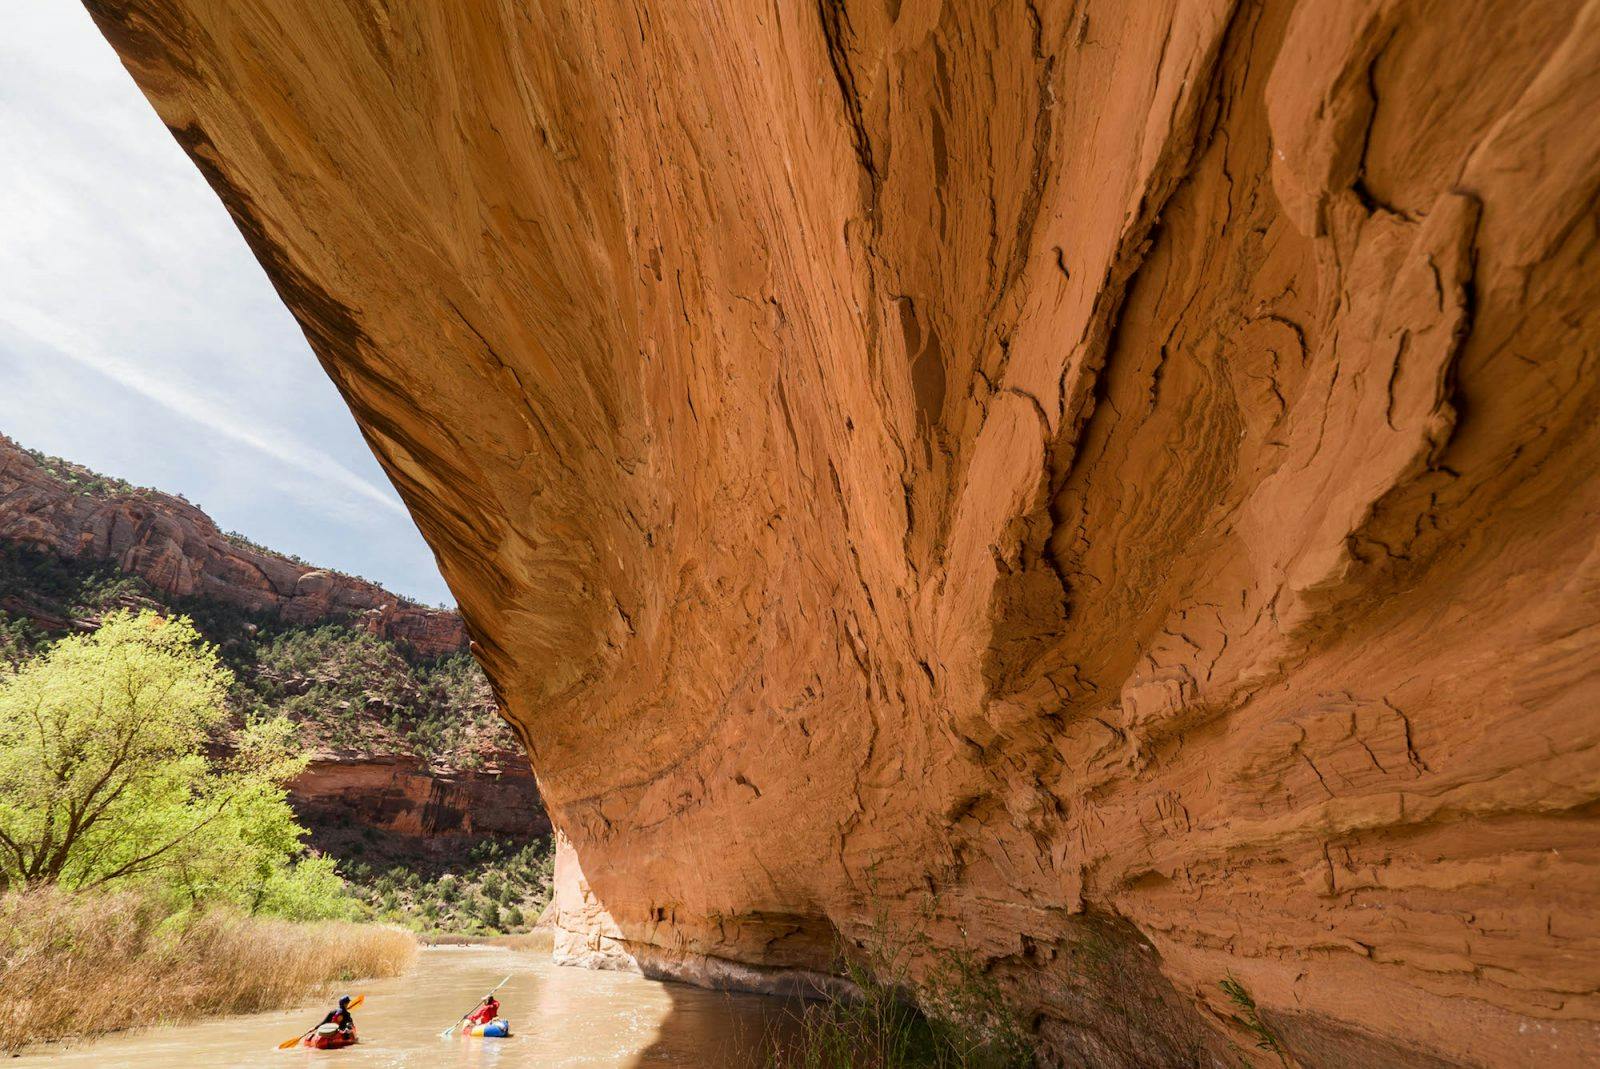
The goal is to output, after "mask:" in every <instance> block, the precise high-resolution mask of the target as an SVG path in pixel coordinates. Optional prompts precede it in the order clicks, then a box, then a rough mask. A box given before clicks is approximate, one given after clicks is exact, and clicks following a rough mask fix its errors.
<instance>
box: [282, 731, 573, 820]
mask: <svg viewBox="0 0 1600 1069" xmlns="http://www.w3.org/2000/svg"><path fill="white" fill-rule="evenodd" d="M498 756H499V759H498V760H495V759H491V760H490V761H489V762H487V763H485V764H484V765H483V766H481V767H478V768H471V769H430V768H429V767H428V766H427V765H425V764H423V763H422V762H420V761H418V760H417V759H416V758H413V757H409V756H398V755H378V756H365V755H337V754H328V755H322V756H319V757H318V758H317V759H315V760H313V761H312V762H311V765H310V766H309V767H308V768H307V769H306V771H305V772H304V773H302V774H301V775H300V776H299V777H298V778H297V779H296V780H295V781H294V782H293V783H292V784H290V788H289V789H290V793H291V795H292V796H293V798H294V807H295V812H296V813H297V814H298V815H299V816H300V817H301V819H302V820H303V821H305V822H307V823H309V824H310V825H311V826H312V827H313V828H324V827H330V826H334V825H340V824H347V823H348V824H355V825H357V826H359V827H362V828H377V829H379V830H382V831H386V832H389V833H392V834H396V835H406V836H412V837H415V838H421V839H430V840H451V839H484V838H489V837H495V838H503V839H513V840H519V841H520V840H526V839H530V838H532V837H534V836H538V835H547V834H549V832H550V822H549V819H548V818H547V817H546V816H545V813H544V808H543V806H542V805H541V804H540V802H539V788H538V785H537V784H536V783H535V782H534V778H533V774H532V773H531V772H530V771H529V769H528V763H527V760H526V758H525V757H524V756H523V755H522V754H520V753H518V754H504V755H498Z"/></svg>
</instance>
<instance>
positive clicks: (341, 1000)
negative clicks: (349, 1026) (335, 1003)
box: [339, 995, 350, 1010]
mask: <svg viewBox="0 0 1600 1069" xmlns="http://www.w3.org/2000/svg"><path fill="white" fill-rule="evenodd" d="M349 1001H350V996H349V995H340V996H339V1008H340V1009H341V1010H342V1009H344V1008H345V1005H346V1004H347V1003H349Z"/></svg>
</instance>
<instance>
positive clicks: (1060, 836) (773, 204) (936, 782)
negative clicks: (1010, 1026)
mask: <svg viewBox="0 0 1600 1069" xmlns="http://www.w3.org/2000/svg"><path fill="white" fill-rule="evenodd" d="M88 7H89V9H90V11H91V12H92V13H93V15H94V17H95V18H96V19H97V21H98V23H99V25H100V27H101V29H102V30H103V32H104V33H105V34H106V36H107V38H108V39H109V40H110V41H111V43H112V44H113V45H114V46H115V47H116V49H117V50H118V51H119V52H120V54H121V55H122V58H123V60H124V62H125V63H126V65H127V67H128V69H129V70H130V71H131V73H132V74H133V77H134V78H135V79H136V80H137V81H138V83H139V84H140V86H141V87H142V88H143V89H144V91H145V93H146V94H147V96H148V97H149V99H150V100H151V102H152V103H153V104H154V106H155V107H156V109H157V111H158V112H159V113H160V114H161V116H162V118H163V119H164V120H165V121H166V123H167V124H168V126H169V127H170V128H171V130H172V132H173V135H174V136H175V137H176V138H177V139H178V141H179V143H180V144H182V146H183V147H184V148H185V149H186V150H187V151H188V153H189V154H190V156H191V157H192V158H193V160H194V162H195V163H196V164H197V165H198V166H199V168H200V169H201V170H202V171H203V172H204V174H205V176H206V177H207V179H208V180H209V181H210V183H211V185H212V186H213V188H214V189H215V190H216V192H217V193H218V194H219V195H220V197H221V198H222V200H223V202H224V203H225V204H226V205H227V207H228V209H229V210H230V211H231V212H232V213H233V215H234V217H235V219H236V221H237V222H238V224H239V227H240V229H241V231H242V232H243V233H244V235H245V237H246V239H247V240H248V241H249V242H250V244H251V246H252V247H253V249H254V251H255V253H256V255H257V256H258V257H259V258H260V260H261V262H262V264H263V265H264V266H265V267H266V269H267V271H268V273H269V274H270V276H271V277H272V279H273V281H274V283H275V284H276V286H277V288H278V290H279V292H280V293H281V294H282V296H283V298H284V300H285V301H286V302H287V303H288V305H289V307H290V308H291V309H292V310H293V311H294V313H295V314H296V315H297V316H298V317H299V320H300V322H301V324H302V326H303V327H304V329H305V331H306V334H307V336H308V338H309V339H310V340H311V343H312V345H313V346H314V347H315V349H316V350H317V353H318V355H319V356H320V358H321V359H322V361H323V363H324V365H325V366H326V368H327V370H328V373H329V374H330V375H331V376H332V378H333V380H334V381H335V383H337V385H338V387H339V389H340V390H341V391H342V392H343V394H344V396H345V397H346V398H347V400H348V401H349V404H350V406H351V408H352V410H353V411H354V413H355V415H356V417H357V419H358V421H359V422H360V424H361V427H362V429H363V431H364V432H365V434H366V436H367V438H368V440H369V442H370V443H371V445H372V448H373V450H374V452H375V453H376V454H377V456H378V457H379V458H380V460H381V461H382V463H383V464H384V466H385V467H386V468H387V470H388V472H389V474H390V476H391V477H392V478H393V480H394V482H395V484H396V486H397V487H399V489H400V492H401V494H402V495H403V496H404V498H405V500H406V501H407V503H408V504H409V506H410V508H411V510H412V512H413V514H414V515H415V517H416V519H417V522H418V523H419V524H420V525H421V528H422V530H423V532H424V533H425V535H426V536H427V538H428V539H429V540H430V542H431V543H432V544H433V546H434V548H435V549H436V551H437V552H438V554H439V557H440V560H441V563H442V566H443V569H444V572H445V575H446V578H447V579H448V581H449V582H450V584H451V587H452V588H453V590H454V591H455V593H456V595H457V597H458V599H459V602H460V604H461V608H462V612H463V614H464V616H465V618H466V621H467V627H468V630H469V631H470V633H471V634H472V636H473V638H474V640H475V649H476V651H477V654H478V656H479V658H480V659H481V660H482V662H483V664H484V666H485V667H486V669H487V670H488V672H489V674H490V676H491V678H492V679H493V680H494V682H495V685H496V687H497V689H498V692H499V694H500V695H501V697H502V699H503V700H504V702H505V704H506V706H507V708H508V709H509V711H510V713H511V715H512V717H513V718H514V719H515V720H516V722H517V723H518V725H519V726H520V731H521V733H522V735H523V737H524V739H525V741H526V743H527V745H528V747H529V750H530V752H531V753H532V755H533V759H534V764H535V767H536V768H537V770H538V775H539V779H540V784H541V787H542V789H543V791H544V795H545V798H546V801H547V803H548V805H549V807H550V809H551V811H552V813H553V815H554V818H555V821H556V823H557V825H558V826H559V827H560V828H561V829H562V830H563V832H564V833H565V835H566V837H567V838H568V839H569V841H570V843H571V846H572V847H573V848H574V849H573V851H572V852H569V853H568V854H567V855H566V856H565V857H564V859H563V864H562V888H561V898H560V908H561V913H560V920H559V923H560V925H561V926H562V928H563V929H564V932H563V938H562V941H561V949H562V953H564V954H565V956H567V957H568V958H580V959H581V958H595V957H602V958H605V957H609V958H610V959H612V960H622V961H628V962H633V963H637V964H639V965H641V966H643V967H646V968H650V969H652V970H658V971H663V972H668V973H677V974H679V975H689V976H694V977H698V978H700V979H703V980H712V981H714V980H716V979H717V978H718V977H727V976H740V975H746V974H754V973H760V974H762V975H770V974H768V973H762V972H761V970H762V969H768V970H777V969H790V970H807V969H811V970H818V969H826V968H827V967H828V964H829V961H830V957H831V954H832V951H833V947H834V944H835V941H836V940H843V941H844V942H845V943H846V944H850V943H856V942H873V941H878V942H883V941H885V940H895V939H909V940H911V947H912V952H913V954H914V956H915V958H916V960H917V962H918V967H919V968H925V967H928V966H929V964H930V963H931V962H932V961H933V960H934V959H935V957H936V956H937V952H939V951H956V952H960V953H963V954H969V955H972V956H973V957H974V958H975V959H976V960H978V961H980V962H982V963H984V964H985V965H986V967H987V968H988V969H989V970H990V972H991V974H992V975H993V976H994V977H996V978H997V979H998V980H999V981H1000V982H1001V983H1003V984H1004V985H1005V986H1006V989H1007V991H1008V992H1009V993H1010V997H1011V998H1012V999H1013V1000H1014V1002H1015V1004H1016V1005H1017V1006H1018V1007H1019V1009H1020V1010H1021V1012H1022V1013H1023V1015H1024V1018H1025V1019H1026V1020H1028V1021H1029V1022H1031V1023H1032V1024H1033V1026H1034V1027H1036V1028H1037V1030H1038V1033H1039V1035H1040V1037H1041V1038H1042V1040H1043V1042H1044V1043H1045V1044H1046V1045H1047V1047H1048V1049H1049V1051H1050V1052H1051V1057H1052V1058H1053V1059H1055V1060H1057V1061H1059V1062H1061V1063H1063V1064H1072V1065H1077V1064H1090V1065H1114V1066H1131V1065H1191V1064H1207V1065H1210V1064H1219V1065H1220V1064H1231V1063H1237V1062H1238V1061H1239V1060H1241V1059H1244V1060H1248V1059H1255V1061H1257V1062H1258V1063H1261V1064H1276V1062H1277V1058H1276V1056H1275V1055H1273V1054H1271V1053H1269V1052H1264V1051H1261V1050H1258V1049H1256V1048H1255V1046H1254V1037H1253V1036H1251V1035H1249V1034H1248V1033H1246V1032H1245V1031H1244V1030H1243V1029H1242V1028H1241V1027H1240V1025H1239V1023H1238V1021H1237V1020H1236V1018H1237V1017H1238V1016H1240V1013H1241V1011H1240V1009H1239V1007H1237V1006H1235V1005H1233V1004H1230V1003H1229V1002H1228V1001H1227V1000H1226V998H1225V997H1224V995H1223V993H1222V992H1221V991H1220V989H1219V987H1218V982H1219V981H1220V980H1221V979H1222V978H1224V977H1226V976H1229V975H1230V974H1231V975H1232V976H1233V977H1235V978H1236V979H1237V980H1238V982H1239V984H1240V985H1242V987H1243V989H1245V990H1247V991H1248V992H1249V994H1250V996H1252V997H1253V999H1254V1000H1255V1003H1256V1005H1257V1007H1258V1010H1259V1014H1260V1020H1261V1022H1262V1023H1263V1025H1264V1026H1266V1027H1267V1028H1269V1029H1270V1030H1271V1031H1272V1033H1273V1034H1275V1035H1276V1036H1277V1037H1278V1038H1279V1040H1280V1041H1281V1042H1282V1044H1283V1045H1284V1047H1285V1048H1286V1049H1287V1052H1288V1053H1287V1056H1288V1057H1290V1058H1292V1059H1293V1060H1294V1061H1295V1062H1297V1063H1298V1064H1300V1065H1306V1066H1311V1065H1318V1066H1322V1065H1328V1066H1332V1065H1363V1066H1372V1065H1386V1066H1388V1065H1401V1066H1437V1065H1444V1064H1487V1065H1505V1066H1510V1065H1523V1064H1540V1065H1549V1066H1558V1065H1578V1064H1581V1063H1584V1062H1586V1061H1591V1060H1592V1059H1593V1058H1594V1057H1595V1054H1594V1052H1595V1051H1596V1050H1600V997H1597V995H1596V992H1597V991H1600V919H1597V918H1600V837H1597V836H1600V821H1597V810H1596V807H1595V803H1596V800H1597V798H1600V750H1597V749H1596V744H1597V743H1600V710H1597V698H1600V686H1597V681H1596V678H1595V671H1596V664H1597V660H1596V656H1595V654H1596V647H1597V641H1596V640H1597V624H1600V598H1597V594H1600V589H1597V588H1600V553H1597V550H1596V524H1595V514H1596V511H1597V507H1600V477H1597V466H1596V463H1595V459H1596V456H1597V455H1600V453H1597V444H1600V443H1597V441H1596V437H1597V428H1596V420H1595V413H1596V412H1597V411H1600V409H1597V400H1600V398H1597V396H1596V394H1597V385H1596V384H1597V382H1600V379H1597V377H1596V375H1595V373H1594V372H1595V363H1596V357H1597V352H1600V255H1597V254H1600V246H1597V241H1600V230H1597V218H1596V207H1597V193H1600V106H1597V102H1600V3H1596V2H1592V0H1591V2H1582V0H1546V2H1543V3H1539V4H1525V3H1521V2H1514V0H1463V2H1454V3H1444V2H1442V0H1432V2H1430V0H1299V2H1290V0H1269V2H1265V3H1258V2H1245V0H1237V2H1236V0H1149V2H1137V3H1135V2H1128V0H1122V2H1108V0H1079V2H1077V3H1066V2H1055V0H1034V2H1031V3H1029V2H1025V0H1015V2H1012V0H1002V2H997V3H992V4H991V3H988V2H981V3H980V2H976V0H959V2H958V0H951V2H946V3H940V2H937V0H883V2H878V0H819V2H818V3H815V4H806V3H788V2H785V0H776V2H774V3H759V2H754V0H752V2H749V3H717V4H709V5H689V4H681V3H676V2H669V0H657V2H645V0H634V2H625V0H581V2H580V0H568V2H560V0H551V2H549V3H539V4H490V3H484V4H433V3H422V2H420V0H412V2H402V0H387V2H385V0H227V2H222V0H89V2H88ZM108 195H114V193H111V192H109V191H108ZM747 966H748V967H749V968H746V967H747ZM1230 1046H1231V1049H1230Z"/></svg>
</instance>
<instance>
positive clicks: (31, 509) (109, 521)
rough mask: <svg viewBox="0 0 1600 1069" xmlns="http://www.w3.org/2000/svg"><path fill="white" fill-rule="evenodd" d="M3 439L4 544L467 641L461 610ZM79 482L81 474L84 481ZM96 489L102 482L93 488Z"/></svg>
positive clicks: (446, 646)
mask: <svg viewBox="0 0 1600 1069" xmlns="http://www.w3.org/2000/svg"><path fill="white" fill-rule="evenodd" d="M44 460H54V458H42V457H36V456H34V455H31V454H29V453H28V451H27V450H25V449H23V448H22V447H20V446H19V445H17V443H15V442H13V441H11V439H9V438H6V437H4V436H0V542H7V543H16V544H21V545H28V546H33V547H34V548H36V549H41V550H48V551H49V552H52V553H55V554H57V555H58V556H62V557H69V558H81V559H85V560H104V561H110V562H112V563H114V564H115V565H116V566H117V567H118V568H119V569H121V570H122V571H124V572H126V573H128V574H129V575H136V576H138V577H139V578H141V579H143V580H145V581H146V582H147V583H149V584H150V586H151V588H152V589H154V590H157V591H159V592H160V593H162V594H167V595H171V596H174V597H199V598H207V599H210V600H214V601H220V602H223V603H224V604H228V605H232V606H234V607H236V608H239V609H243V610H245V611H247V612H266V613H272V614H274V615H277V616H279V617H281V618H282V619H284V620H286V621H288V622H289V623H296V624H310V623H316V622H319V621H323V620H339V621H341V622H345V623H348V624H350V625H351V626H352V627H355V628H357V629H360V630H365V631H367V632H369V633H371V634H374V635H377V636H379V637H380V638H387V639H392V640H394V641H396V642H401V643H404V644H405V645H406V646H408V647H409V648H410V649H411V650H412V651H414V652H415V653H416V654H417V655H419V656H422V657H437V656H439V655H441V654H446V653H456V652H459V651H461V650H463V649H465V648H466V645H467V634H466V631H465V629H464V628H463V627H462V623H461V617H460V616H458V615H457V614H456V613H454V612H451V611H449V610H448V609H430V608H427V607H426V606H422V605H417V604H415V603H413V602H409V601H407V600H406V599H404V598H401V597H399V596H397V595H395V594H392V593H390V592H389V591H387V590H385V589H383V588H382V587H380V586H379V585H378V584H376V583H371V582H368V581H367V580H365V579H358V578H356V577H354V576H349V575H344V574H342V573H340V572H332V571H327V570H326V569H322V568H318V567H315V566H314V565H310V564H306V563H303V562H299V561H295V560H292V559H290V558H288V557H285V556H284V555H282V554H280V553H274V552H272V551H271V550H268V549H264V548H262V547H259V546H255V545H251V544H249V543H247V542H245V541H244V540H242V539H241V538H239V537H238V536H236V535H235V536H229V535H227V534H224V533H223V532H222V531H221V530H220V529H219V528H218V527H217V525H216V524H215V523H214V522H212V519H211V517H210V516H207V515H206V514H205V513H204V512H202V511H200V510H199V509H198V508H196V507H195V506H193V505H191V504H189V502H187V501H185V500H184V499H182V498H180V497H174V496H172V495H171V494H164V493H161V492H160V491H158V490H150V489H146V488H143V487H133V486H120V487H119V486H106V487H104V488H102V487H100V486H99V485H98V484H97V481H98V482H103V481H104V477H103V476H99V475H97V474H96V473H94V472H92V471H89V470H88V469H87V468H82V467H79V466H78V465H74V464H70V463H65V462H62V463H61V465H60V468H59V470H52V469H51V468H50V467H48V466H46V465H45V464H44V463H42V461H44ZM73 480H77V481H78V484H77V485H75V484H74V482H73ZM91 486H93V487H94V489H93V490H90V489H89V488H90V487H91Z"/></svg>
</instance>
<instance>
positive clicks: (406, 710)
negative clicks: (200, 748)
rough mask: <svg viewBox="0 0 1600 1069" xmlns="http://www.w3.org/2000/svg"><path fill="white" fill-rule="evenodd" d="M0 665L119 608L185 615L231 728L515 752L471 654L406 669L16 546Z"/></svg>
mask: <svg viewBox="0 0 1600 1069" xmlns="http://www.w3.org/2000/svg"><path fill="white" fill-rule="evenodd" d="M0 590H3V591H7V592H8V593H10V594H11V596H10V597H9V598H8V599H5V600H0V663H4V662H8V663H12V664H15V663H18V662H19V661H21V660H23V659H25V658H27V657H29V656H31V655H33V654H34V653H36V652H38V651H39V650H41V649H43V648H44V646H46V645H47V644H48V643H49V641H50V638H51V636H50V634H49V633H47V632H46V631H45V630H44V629H43V628H41V627H40V626H39V625H38V624H37V623H35V622H33V620H32V617H39V618H43V619H53V620H56V621H59V624H60V626H61V627H63V628H66V627H86V626H92V625H93V623H94V622H95V621H97V620H98V619H99V618H100V617H101V616H102V615H104V614H105V613H107V612H112V611H115V610H118V609H132V610H137V609H144V608H150V609H158V610H160V611H162V612H164V613H182V614H184V615H187V616H189V617H190V618H191V619H192V620H193V621H194V625H195V627H196V628H197V629H198V631H199V632H200V634H201V635H202V636H203V637H204V638H205V639H206V641H208V642H210V643H213V644H214V645H215V646H216V647H217V651H218V655H219V657H220V658H221V660H222V662H223V664H224V665H225V666H226V667H227V668H228V669H230V670H231V671H232V673H233V675H234V680H235V681H234V685H233V687H232V688H231V690H230V692H229V699H228V704H229V708H230V709H231V710H232V711H233V713H234V714H235V716H236V718H240V717H245V716H254V717H262V716H279V715H281V716H286V717H288V718H289V719H290V720H291V721H293V722H294V723H295V724H297V725H299V726H300V729H301V731H302V734H303V735H304V736H305V737H306V740H307V741H308V742H310V743H312V744H313V745H322V746H326V747H329V748H336V747H337V748H344V749H349V750H353V751H355V752H357V753H363V752H365V753H375V752H382V753H395V752H408V753H412V754H415V755H416V756H417V757H419V758H421V759H423V760H428V761H431V760H445V761H449V762H451V763H452V764H453V765H454V766H455V767H461V768H470V767H473V766H474V765H475V764H477V763H479V762H480V761H481V755H482V754H483V752H484V751H486V750H514V749H515V748H516V745H517V743H516V740H515V738H514V737H513V736H512V734H511V731H510V729H509V728H508V727H507V726H506V725H505V722H504V721H502V720H501V719H500V716H499V713H498V711H497V708H496V705H495V701H494V694H493V692H492V691H491V690H490V688H489V682H488V680H487V679H486V678H485V677H484V675H483V672H482V670H481V669H480V668H479V667H478V664H477V662H476V661H474V660H473V659H472V658H471V656H470V655H468V654H465V653H461V654H454V655H450V656H445V657H441V658H437V659H434V660H423V661H416V660H413V659H411V658H408V657H407V655H406V651H404V650H403V649H402V648H401V647H399V646H398V645H396V644H395V643H393V642H390V641H388V640H386V639H382V638H378V637H377V636H375V635H369V634H366V633H365V632H361V631H357V630H354V629H352V628H350V627H347V626H343V625H339V624H322V625H320V626H315V627H306V626H303V625H296V624H289V623H285V622H284V621H282V620H281V619H279V618H278V617H277V616H276V615H275V614H272V613H253V612H250V611H248V610H245V609H241V608H238V607H236V606H232V605H227V604H223V603H221V602H216V601H209V600H206V599H201V598H178V597H170V596H167V595H163V594H161V593H159V592H157V591H155V590H153V589H152V588H151V587H150V586H149V584H147V583H145V582H144V580H142V579H140V578H138V577H136V576H130V575H124V574H122V573H121V572H120V571H118V570H117V569H116V568H115V567H113V566H112V565H110V564H107V563H104V562H95V561H85V560H63V559H61V558H59V557H57V556H55V555H54V554H53V553H43V552H39V551H37V550H34V549H31V548H29V547H26V546H19V545H5V546H0Z"/></svg>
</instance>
